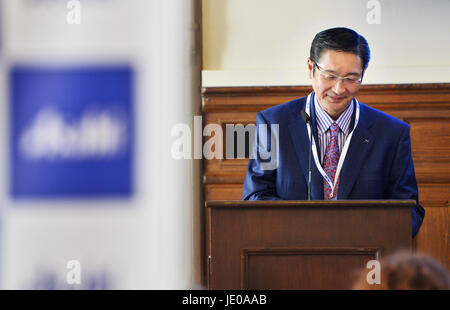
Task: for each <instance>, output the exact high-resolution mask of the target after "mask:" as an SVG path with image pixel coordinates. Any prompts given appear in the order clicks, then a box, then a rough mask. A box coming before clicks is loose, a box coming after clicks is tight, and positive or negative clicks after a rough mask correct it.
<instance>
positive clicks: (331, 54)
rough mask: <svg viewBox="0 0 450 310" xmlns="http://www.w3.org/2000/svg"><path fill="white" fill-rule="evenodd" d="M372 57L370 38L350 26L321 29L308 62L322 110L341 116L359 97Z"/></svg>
mask: <svg viewBox="0 0 450 310" xmlns="http://www.w3.org/2000/svg"><path fill="white" fill-rule="evenodd" d="M369 60H370V49H369V44H368V43H367V40H366V39H365V38H364V37H363V36H361V35H359V34H358V33H357V32H355V31H353V30H351V29H348V28H342V27H341V28H331V29H327V30H324V31H321V32H319V33H318V34H316V36H315V37H314V40H313V41H312V43H311V49H310V56H309V58H308V61H307V65H308V70H309V77H310V78H311V79H312V86H313V89H314V92H315V94H316V97H317V99H318V101H319V104H320V106H321V107H322V109H323V110H324V111H325V112H327V113H328V114H329V115H330V116H331V117H332V118H333V119H337V118H338V117H339V116H340V115H341V114H342V112H344V111H345V109H347V107H348V106H349V104H350V102H351V101H352V100H353V98H355V96H356V95H357V94H358V92H359V88H360V86H361V82H362V78H363V75H364V71H365V70H366V68H367V66H368V64H369Z"/></svg>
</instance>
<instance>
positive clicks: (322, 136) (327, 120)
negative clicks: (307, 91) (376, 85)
mask: <svg viewBox="0 0 450 310" xmlns="http://www.w3.org/2000/svg"><path fill="white" fill-rule="evenodd" d="M314 99H315V100H314V109H315V112H316V122H317V135H318V138H319V149H320V163H321V164H322V163H323V158H324V156H325V152H326V150H327V146H328V144H329V143H330V140H331V130H330V126H331V124H333V123H334V122H336V123H337V125H338V126H339V129H340V130H339V134H338V146H339V152H340V153H341V152H342V148H343V147H344V144H345V140H346V139H347V136H348V134H349V133H350V122H351V120H352V115H353V101H352V102H351V103H350V105H349V106H348V108H347V109H346V110H345V111H344V113H342V114H341V116H339V118H338V119H337V121H334V120H333V119H332V118H331V117H330V116H329V115H328V114H327V113H326V112H325V111H324V110H323V109H322V107H321V106H320V104H319V101H318V99H317V96H314Z"/></svg>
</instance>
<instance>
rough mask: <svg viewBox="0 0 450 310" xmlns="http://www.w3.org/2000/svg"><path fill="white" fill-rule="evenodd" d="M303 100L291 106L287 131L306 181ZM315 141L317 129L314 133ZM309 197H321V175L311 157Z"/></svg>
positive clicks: (306, 159) (306, 131)
mask: <svg viewBox="0 0 450 310" xmlns="http://www.w3.org/2000/svg"><path fill="white" fill-rule="evenodd" d="M305 102H306V98H305V101H304V102H303V103H301V102H299V103H298V104H296V105H295V106H293V108H292V114H291V119H290V122H289V124H288V127H289V132H290V135H291V139H292V144H293V145H294V148H295V151H296V154H297V158H298V159H299V162H300V167H301V169H302V172H303V175H304V177H305V180H306V183H308V169H309V167H308V163H309V143H310V141H309V136H308V130H307V128H306V124H305V122H304V121H303V119H302V116H301V111H302V110H303V109H304V108H305ZM311 118H312V119H313V122H314V123H313V128H314V127H315V126H314V124H315V121H314V118H313V115H311ZM315 136H316V138H315V139H316V141H317V130H316V133H315ZM311 160H312V163H311V170H312V172H311V199H313V200H318V199H319V200H320V199H323V177H322V175H321V174H320V172H319V170H318V169H317V167H316V164H315V163H314V159H313V158H311Z"/></svg>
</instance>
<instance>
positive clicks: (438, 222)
mask: <svg viewBox="0 0 450 310" xmlns="http://www.w3.org/2000/svg"><path fill="white" fill-rule="evenodd" d="M311 91H312V89H311V87H304V86H301V87H300V86H292V87H290V86H289V87H285V86H283V87H224V88H204V89H203V90H202V97H203V98H202V100H203V107H202V108H203V125H204V126H205V125H207V124H220V125H221V126H222V128H223V129H224V130H223V133H224V141H225V139H226V131H225V125H226V124H243V125H247V124H255V122H256V113H257V112H259V111H261V110H264V109H266V108H269V107H272V106H274V105H278V104H281V103H284V102H287V101H290V100H293V99H295V98H299V97H303V96H306V95H307V94H309V93H310V92H311ZM357 98H358V100H359V101H361V102H362V103H365V104H367V105H369V106H371V107H374V108H376V109H379V110H381V111H384V112H386V113H388V114H390V115H392V116H394V117H397V118H399V119H401V120H403V121H405V122H407V123H409V124H410V126H411V144H412V153H413V158H414V165H415V171H416V177H417V182H418V186H419V200H420V203H421V205H422V206H423V207H424V208H425V209H426V215H425V219H424V223H423V225H422V227H421V230H420V232H419V234H418V235H417V237H416V238H415V239H414V246H415V248H416V250H417V251H420V252H422V253H426V254H429V255H431V256H433V257H435V258H436V259H438V260H440V261H441V262H442V263H444V265H447V267H448V268H450V260H449V243H448V236H449V222H450V213H449V210H450V83H449V84H396V85H366V86H362V88H361V90H360V93H359V95H358V96H357ZM208 139H209V137H204V141H207V140H208ZM225 147H226V144H225V143H224V154H225V151H226V150H225ZM247 163H248V159H225V156H224V159H213V160H204V162H203V168H204V170H203V183H204V197H205V200H235V199H241V197H242V185H243V181H244V177H245V173H246V169H247ZM204 212H205V213H204V215H205V216H204V217H203V218H204V219H205V221H204V222H205V223H204V224H205V226H204V227H206V228H207V227H208V214H207V212H208V211H207V210H206V209H205V211H204ZM205 232H206V236H205V237H206V238H205V241H206V246H205V249H206V253H208V248H209V241H208V230H207V229H206V230H205ZM206 253H205V254H206ZM206 261H207V260H206ZM206 261H205V262H206Z"/></svg>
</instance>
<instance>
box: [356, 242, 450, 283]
mask: <svg viewBox="0 0 450 310" xmlns="http://www.w3.org/2000/svg"><path fill="white" fill-rule="evenodd" d="M380 264H381V283H380V284H369V283H368V281H367V274H368V270H364V271H362V272H361V275H360V277H359V280H358V281H357V282H356V284H355V285H354V286H353V289H355V290H450V273H449V272H448V270H447V269H446V268H445V267H444V266H443V265H441V264H440V263H439V262H438V261H436V260H435V259H433V258H431V257H429V256H426V255H423V254H413V253H411V252H408V251H398V252H396V253H394V254H392V255H390V256H387V257H386V258H384V259H382V260H381V262H380Z"/></svg>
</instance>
